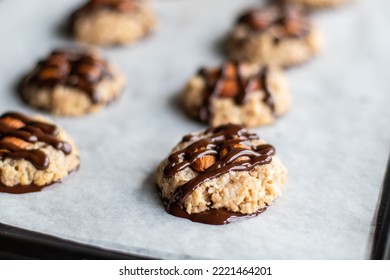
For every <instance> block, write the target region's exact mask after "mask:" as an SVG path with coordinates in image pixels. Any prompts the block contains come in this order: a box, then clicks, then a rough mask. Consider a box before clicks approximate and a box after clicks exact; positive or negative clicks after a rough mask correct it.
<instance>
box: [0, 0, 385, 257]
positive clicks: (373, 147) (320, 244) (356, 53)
mask: <svg viewBox="0 0 390 280" xmlns="http://www.w3.org/2000/svg"><path fill="white" fill-rule="evenodd" d="M81 2H83V1H73V0H72V1H70V0H67V1H51V0H39V1H38V0H35V1H27V0H25V1H23V0H12V1H11V0H3V1H0V22H1V24H0V38H1V44H0V57H1V63H0V94H1V95H0V98H1V99H0V112H4V111H7V110H11V109H12V110H20V111H23V112H25V113H37V112H38V111H34V110H33V109H31V108H29V107H27V106H25V105H23V104H22V103H21V102H20V100H19V99H18V97H17V96H16V94H15V89H14V86H15V83H16V81H17V80H18V79H19V78H20V77H21V76H22V75H23V74H24V73H25V72H26V71H28V70H29V69H30V68H31V67H32V66H33V65H34V64H35V63H36V61H37V60H38V59H40V58H42V57H44V56H46V55H47V53H49V52H50V51H51V50H52V49H53V48H55V47H63V46H64V45H69V44H71V41H70V40H69V39H67V38H66V37H64V36H63V35H62V34H61V32H60V29H61V28H60V27H61V25H62V24H63V23H64V21H65V20H66V17H67V16H68V15H69V13H70V12H71V11H72V10H73V9H74V8H75V7H76V6H78V5H79V4H80V3H81ZM258 2H259V1H258V0H240V1H232V0H231V1H229V0H186V1H184V0H183V1H171V0H165V1H163V0H161V1H154V2H153V5H154V7H155V9H156V11H157V14H158V19H159V25H158V29H157V30H156V32H155V33H154V34H153V35H152V36H150V37H148V38H146V39H145V40H142V41H141V42H139V43H136V44H134V45H132V46H128V47H120V48H107V49H105V50H104V55H105V56H106V57H107V58H108V59H110V60H111V61H112V63H114V64H116V65H117V66H118V67H119V68H120V69H121V70H122V71H123V72H124V73H125V75H126V77H127V81H128V85H127V88H126V90H125V92H124V94H123V96H122V97H121V98H120V99H119V100H118V101H117V102H115V103H113V104H112V105H111V106H110V107H108V108H107V109H105V110H104V111H101V112H99V113H96V114H93V115H90V116H86V117H81V118H74V119H72V118H55V121H56V122H57V123H58V124H59V125H61V126H62V127H64V128H65V129H66V130H67V132H68V133H69V134H70V135H72V136H73V137H74V139H75V140H76V142H77V143H78V145H79V147H80V150H81V168H80V170H79V171H78V172H77V173H74V174H72V175H71V176H69V177H68V178H67V179H66V180H65V181H64V182H63V183H62V184H57V185H55V186H52V187H50V188H47V189H46V190H44V191H42V192H40V193H32V194H26V195H9V194H0V222H2V223H6V224H10V225H14V226H19V227H22V228H26V229H30V230H35V231H39V232H43V233H47V234H52V235H55V236H58V237H62V238H65V239H69V240H74V241H78V242H81V243H85V244H92V245H96V246H99V247H103V248H107V249H111V250H120V251H123V252H127V253H135V254H141V255H145V256H151V257H157V258H180V259H181V258H183V259H184V258H222V259H223V258H229V259H364V258H368V256H369V255H368V254H369V249H370V246H371V234H372V229H373V226H374V220H375V219H374V217H375V209H376V207H377V203H378V198H379V193H380V187H381V183H382V180H383V176H384V171H385V167H386V161H387V159H388V155H389V143H390V141H389V140H390V125H389V121H390V110H389V105H390V94H389V93H390V78H389V72H388V69H389V68H388V67H389V65H390V55H389V49H390V36H389V33H388V28H389V26H390V17H388V15H387V13H385V11H388V10H390V2H389V1H386V0H376V1H355V3H354V4H351V5H347V6H344V7H342V8H339V9H334V10H329V11H326V12H320V13H317V14H316V15H315V16H314V21H315V22H316V23H317V24H318V25H319V27H320V28H321V29H322V31H323V33H324V39H325V41H326V44H325V47H324V51H323V52H322V53H321V54H320V55H319V56H318V57H317V58H315V59H313V60H312V61H311V62H310V63H308V64H305V65H302V66H300V67H297V68H293V69H291V70H288V72H287V75H288V76H289V78H290V81H291V84H292V93H293V98H294V106H293V107H292V110H291V111H290V112H289V113H288V114H287V115H286V116H285V117H283V118H281V119H280V120H279V121H278V122H277V123H276V124H275V125H273V126H269V127H265V128H260V129H257V130H256V131H258V132H259V133H260V135H261V136H262V138H264V139H266V140H267V141H269V142H270V143H272V144H273V145H275V146H276V148H277V152H278V154H279V156H280V157H281V159H282V161H283V163H284V164H285V165H286V166H287V167H288V169H289V176H288V181H287V185H286V187H285V189H284V192H283V196H282V197H280V198H279V199H278V200H277V201H276V202H275V204H273V205H272V206H271V207H270V208H269V209H268V210H267V211H266V212H265V213H263V214H261V215H260V216H259V217H257V218H255V219H251V220H247V221H244V222H239V223H235V224H230V225H227V226H210V225H204V224H199V223H192V222H190V221H188V220H185V219H180V218H176V217H173V216H171V215H169V214H167V213H166V212H165V211H164V208H163V206H162V204H161V203H160V201H159V198H158V195H157V193H156V191H155V185H154V172H155V168H156V166H157V164H158V163H159V161H160V160H162V159H163V158H164V157H165V156H166V155H167V154H168V153H169V151H170V150H171V148H172V147H173V146H174V145H175V144H176V143H177V142H178V141H179V140H180V139H181V137H182V135H184V134H186V133H189V132H192V131H195V130H199V129H203V128H204V127H205V126H204V125H202V124H199V123H197V122H194V121H192V120H190V119H188V118H187V117H186V116H185V115H184V114H183V113H182V112H181V110H180V109H179V108H178V107H177V105H176V101H175V97H176V96H177V94H178V92H179V91H180V90H181V89H182V87H183V86H184V84H185V82H186V81H187V79H188V78H189V77H190V76H191V75H192V74H193V73H194V72H195V71H196V70H197V69H198V68H199V67H200V66H202V65H209V66H213V65H218V64H219V63H220V62H222V61H223V56H222V55H221V53H220V51H219V45H220V42H221V40H222V39H223V38H224V36H225V35H226V33H227V31H228V30H229V28H230V27H231V25H232V23H233V21H234V19H235V18H236V16H237V14H238V13H239V12H241V11H242V10H243V9H245V8H247V7H250V6H252V5H254V4H257V3H258Z"/></svg>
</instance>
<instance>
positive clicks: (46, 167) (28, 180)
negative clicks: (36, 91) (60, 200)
mask: <svg viewBox="0 0 390 280" xmlns="http://www.w3.org/2000/svg"><path fill="white" fill-rule="evenodd" d="M78 165H79V159H78V151H77V149H76V148H75V146H74V144H73V141H72V140H71V139H70V138H69V137H68V136H67V135H66V134H65V133H64V132H63V131H62V130H61V129H60V128H58V127H57V126H55V125H54V124H51V123H48V122H47V121H46V120H43V119H41V118H30V117H28V116H25V115H22V114H20V113H16V112H8V113H5V114H3V115H2V116H1V117H0V192H10V193H22V192H32V191H37V190H40V189H41V188H43V187H45V186H47V185H50V184H52V183H54V182H57V181H60V180H62V179H63V178H64V177H65V176H66V175H67V174H68V173H69V172H71V171H72V170H74V169H76V168H77V167H78Z"/></svg>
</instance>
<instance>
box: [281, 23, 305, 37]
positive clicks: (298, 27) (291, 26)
mask: <svg viewBox="0 0 390 280" xmlns="http://www.w3.org/2000/svg"><path fill="white" fill-rule="evenodd" d="M285 26H286V31H287V33H288V34H289V35H293V36H294V35H299V34H300V33H301V31H302V24H301V22H299V21H298V20H289V21H287V22H286V24H285Z"/></svg>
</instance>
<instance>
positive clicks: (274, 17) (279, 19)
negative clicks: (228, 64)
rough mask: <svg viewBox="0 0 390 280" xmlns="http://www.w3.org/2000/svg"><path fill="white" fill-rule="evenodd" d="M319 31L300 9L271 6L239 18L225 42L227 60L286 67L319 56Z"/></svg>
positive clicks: (254, 10)
mask: <svg viewBox="0 0 390 280" xmlns="http://www.w3.org/2000/svg"><path fill="white" fill-rule="evenodd" d="M320 46H321V39H320V35H319V31H318V30H317V28H316V27H315V26H314V25H313V24H312V23H311V22H310V20H309V18H308V17H307V15H306V14H305V13H304V11H303V10H302V8H301V7H299V6H295V5H271V6H266V7H262V8H254V9H251V10H249V11H247V12H245V13H244V14H243V15H241V16H240V17H239V19H238V20H237V23H236V25H235V26H234V28H233V30H232V31H231V32H230V34H229V37H228V40H227V45H226V48H227V52H228V55H229V57H230V58H231V59H233V60H238V61H247V62H252V63H258V64H270V65H277V66H281V67H289V66H293V65H296V64H300V63H303V62H305V61H307V60H309V59H310V58H311V57H313V56H314V55H315V54H316V53H318V52H319V50H320Z"/></svg>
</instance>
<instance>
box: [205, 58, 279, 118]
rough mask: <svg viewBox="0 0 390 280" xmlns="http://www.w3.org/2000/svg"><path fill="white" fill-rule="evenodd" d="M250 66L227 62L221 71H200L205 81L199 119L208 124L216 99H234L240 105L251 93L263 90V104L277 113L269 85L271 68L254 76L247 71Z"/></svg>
mask: <svg viewBox="0 0 390 280" xmlns="http://www.w3.org/2000/svg"><path fill="white" fill-rule="evenodd" d="M248 67H249V65H248V64H246V63H242V62H227V63H224V64H223V65H222V67H221V68H220V69H206V68H202V69H201V70H199V75H200V76H201V77H202V78H203V79H204V80H205V83H206V85H205V88H204V90H203V101H202V106H201V107H200V109H199V115H198V117H199V119H200V120H201V121H204V122H208V120H209V119H210V117H211V114H212V101H213V100H214V99H215V98H233V99H234V101H235V103H236V104H238V105H242V104H244V103H245V102H246V101H247V99H248V96H249V94H250V93H251V92H253V91H256V90H263V92H264V98H263V102H264V103H265V104H267V105H268V106H269V108H270V109H271V111H272V113H274V112H275V104H274V99H273V96H272V92H271V89H270V87H269V84H268V76H269V68H268V67H264V68H262V69H260V70H258V71H257V73H255V74H252V75H247V74H246V73H245V70H247V68H248Z"/></svg>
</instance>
